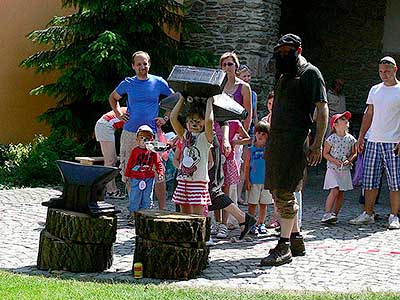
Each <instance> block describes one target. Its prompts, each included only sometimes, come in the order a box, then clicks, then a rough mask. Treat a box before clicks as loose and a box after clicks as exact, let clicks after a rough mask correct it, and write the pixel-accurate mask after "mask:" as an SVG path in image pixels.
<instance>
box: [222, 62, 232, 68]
mask: <svg viewBox="0 0 400 300" xmlns="http://www.w3.org/2000/svg"><path fill="white" fill-rule="evenodd" d="M233 65H234V63H233V62H227V63H223V64H222V66H223V67H226V66H228V67H232V66H233Z"/></svg>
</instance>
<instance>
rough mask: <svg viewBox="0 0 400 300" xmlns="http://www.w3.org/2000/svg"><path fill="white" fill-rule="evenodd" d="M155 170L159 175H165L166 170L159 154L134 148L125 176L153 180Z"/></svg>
mask: <svg viewBox="0 0 400 300" xmlns="http://www.w3.org/2000/svg"><path fill="white" fill-rule="evenodd" d="M154 168H155V169H156V172H157V174H158V175H164V168H163V164H162V162H161V159H160V156H159V155H158V153H154V152H151V151H150V150H147V149H142V148H139V147H135V148H133V150H132V152H131V156H130V157H129V160H128V164H127V165H126V170H125V176H126V177H129V178H135V179H144V178H153V177H154Z"/></svg>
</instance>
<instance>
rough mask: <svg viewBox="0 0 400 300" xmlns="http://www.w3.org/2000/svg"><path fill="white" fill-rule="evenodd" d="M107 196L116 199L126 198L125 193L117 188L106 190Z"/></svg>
mask: <svg viewBox="0 0 400 300" xmlns="http://www.w3.org/2000/svg"><path fill="white" fill-rule="evenodd" d="M106 197H108V198H114V199H125V195H124V194H123V193H122V192H121V191H120V190H116V191H114V192H106Z"/></svg>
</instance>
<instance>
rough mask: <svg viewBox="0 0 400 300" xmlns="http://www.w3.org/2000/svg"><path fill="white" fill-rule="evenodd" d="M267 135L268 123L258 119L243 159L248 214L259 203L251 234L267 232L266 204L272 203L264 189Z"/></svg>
mask: <svg viewBox="0 0 400 300" xmlns="http://www.w3.org/2000/svg"><path fill="white" fill-rule="evenodd" d="M268 135H269V123H267V122H264V121H260V122H258V123H257V125H256V127H255V135H254V143H253V145H252V146H251V147H249V148H248V149H247V152H248V153H247V155H246V161H245V166H244V168H245V186H246V190H248V191H249V199H248V202H249V211H248V212H249V214H251V215H255V213H256V209H257V205H259V212H258V219H257V224H255V225H254V227H253V228H252V229H251V230H250V233H251V234H255V235H258V234H259V233H260V234H265V233H267V228H266V226H265V224H264V221H265V217H266V213H267V205H268V204H272V203H273V200H272V195H271V193H270V192H269V191H268V190H265V189H264V178H265V159H264V151H265V146H266V144H267V140H268Z"/></svg>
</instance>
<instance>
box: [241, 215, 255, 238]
mask: <svg viewBox="0 0 400 300" xmlns="http://www.w3.org/2000/svg"><path fill="white" fill-rule="evenodd" d="M256 222H257V220H256V218H254V217H253V216H252V215H249V214H248V213H246V217H245V219H244V222H243V223H239V226H244V228H243V231H242V232H241V233H240V237H239V240H243V238H244V237H245V236H246V234H248V233H249V231H250V229H251V227H253V225H254V224H256Z"/></svg>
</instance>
